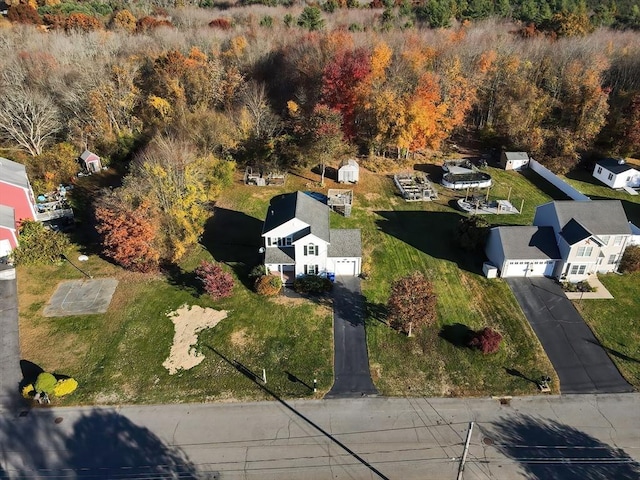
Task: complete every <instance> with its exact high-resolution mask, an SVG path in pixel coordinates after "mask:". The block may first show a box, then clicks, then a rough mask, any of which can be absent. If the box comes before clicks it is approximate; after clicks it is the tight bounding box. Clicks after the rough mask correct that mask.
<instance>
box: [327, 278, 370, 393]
mask: <svg viewBox="0 0 640 480" xmlns="http://www.w3.org/2000/svg"><path fill="white" fill-rule="evenodd" d="M333 338H334V354H333V355H334V360H333V364H334V365H333V370H334V382H333V386H332V387H331V390H330V391H329V393H327V395H325V398H349V397H361V396H365V395H376V394H377V393H378V391H377V390H376V387H375V386H374V385H373V381H372V380H371V374H370V372H369V356H368V354H367V339H366V334H365V330H364V304H363V297H362V292H361V290H360V279H359V278H357V277H338V278H337V279H336V283H335V285H334V286H333Z"/></svg>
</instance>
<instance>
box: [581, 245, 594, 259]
mask: <svg viewBox="0 0 640 480" xmlns="http://www.w3.org/2000/svg"><path fill="white" fill-rule="evenodd" d="M592 252H593V247H578V257H590V256H591V253H592Z"/></svg>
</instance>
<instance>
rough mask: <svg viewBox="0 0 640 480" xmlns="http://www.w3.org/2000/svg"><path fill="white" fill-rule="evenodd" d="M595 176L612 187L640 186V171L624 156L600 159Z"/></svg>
mask: <svg viewBox="0 0 640 480" xmlns="http://www.w3.org/2000/svg"><path fill="white" fill-rule="evenodd" d="M593 176H594V177H595V178H597V179H598V180H600V181H601V182H602V183H604V184H605V185H608V186H609V187H611V188H624V187H629V188H638V187H640V172H639V171H638V170H636V169H635V168H633V167H632V166H631V165H629V164H628V163H627V162H625V161H624V159H622V158H604V159H602V160H598V161H597V162H596V165H595V168H594V169H593Z"/></svg>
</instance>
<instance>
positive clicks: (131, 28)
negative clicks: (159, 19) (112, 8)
mask: <svg viewBox="0 0 640 480" xmlns="http://www.w3.org/2000/svg"><path fill="white" fill-rule="evenodd" d="M136 22H137V20H136V17H135V16H134V15H133V13H131V12H130V11H129V10H127V9H126V8H124V9H122V10H118V11H117V12H114V13H113V15H112V16H111V20H110V21H109V28H111V29H113V30H124V31H126V32H129V33H133V32H135V30H136Z"/></svg>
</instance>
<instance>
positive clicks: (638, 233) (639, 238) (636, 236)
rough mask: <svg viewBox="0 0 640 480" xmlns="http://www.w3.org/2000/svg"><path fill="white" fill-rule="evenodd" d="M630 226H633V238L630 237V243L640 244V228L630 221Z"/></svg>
mask: <svg viewBox="0 0 640 480" xmlns="http://www.w3.org/2000/svg"><path fill="white" fill-rule="evenodd" d="M629 228H631V238H630V239H629V245H640V228H638V227H636V226H635V225H634V224H633V223H631V222H629Z"/></svg>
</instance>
